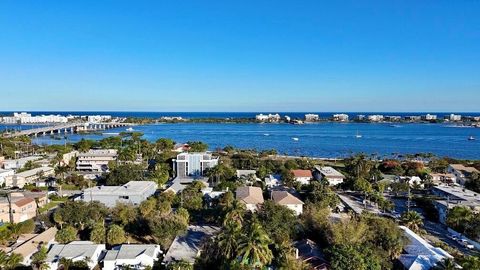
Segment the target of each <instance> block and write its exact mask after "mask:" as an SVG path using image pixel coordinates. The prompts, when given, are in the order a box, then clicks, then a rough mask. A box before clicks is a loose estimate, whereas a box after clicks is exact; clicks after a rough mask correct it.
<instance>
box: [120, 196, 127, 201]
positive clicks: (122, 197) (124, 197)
mask: <svg viewBox="0 0 480 270" xmlns="http://www.w3.org/2000/svg"><path fill="white" fill-rule="evenodd" d="M120 199H124V200H128V199H129V196H120Z"/></svg>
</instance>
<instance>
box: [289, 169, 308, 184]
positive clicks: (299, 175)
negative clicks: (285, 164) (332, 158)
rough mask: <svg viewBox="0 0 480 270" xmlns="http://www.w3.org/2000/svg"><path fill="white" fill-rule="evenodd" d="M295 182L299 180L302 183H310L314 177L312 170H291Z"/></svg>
mask: <svg viewBox="0 0 480 270" xmlns="http://www.w3.org/2000/svg"><path fill="white" fill-rule="evenodd" d="M291 172H292V174H293V177H294V178H295V182H299V183H301V184H302V185H308V184H310V181H311V180H312V178H313V175H312V172H311V171H310V170H291Z"/></svg>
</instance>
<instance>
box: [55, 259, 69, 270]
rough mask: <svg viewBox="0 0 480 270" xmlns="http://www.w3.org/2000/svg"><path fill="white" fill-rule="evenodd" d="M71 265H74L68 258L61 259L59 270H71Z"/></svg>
mask: <svg viewBox="0 0 480 270" xmlns="http://www.w3.org/2000/svg"><path fill="white" fill-rule="evenodd" d="M71 265H72V260H70V259H66V258H60V261H59V262H58V269H60V270H68V268H70V266H71Z"/></svg>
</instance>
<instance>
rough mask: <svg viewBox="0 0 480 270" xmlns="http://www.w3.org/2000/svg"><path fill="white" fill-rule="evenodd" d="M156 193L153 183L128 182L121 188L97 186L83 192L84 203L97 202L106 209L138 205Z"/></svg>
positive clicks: (155, 186) (155, 184)
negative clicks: (118, 204)
mask: <svg viewBox="0 0 480 270" xmlns="http://www.w3.org/2000/svg"><path fill="white" fill-rule="evenodd" d="M156 191H157V183H155V182H153V181H130V182H128V183H126V184H125V185H123V186H97V187H92V188H87V189H85V190H84V191H83V195H82V199H83V200H84V201H87V202H90V201H99V202H101V203H103V204H105V205H106V206H107V207H114V206H115V205H116V204H117V203H131V204H134V205H137V204H140V203H141V202H143V201H144V200H146V199H147V198H148V197H150V196H152V195H153V194H155V192H156Z"/></svg>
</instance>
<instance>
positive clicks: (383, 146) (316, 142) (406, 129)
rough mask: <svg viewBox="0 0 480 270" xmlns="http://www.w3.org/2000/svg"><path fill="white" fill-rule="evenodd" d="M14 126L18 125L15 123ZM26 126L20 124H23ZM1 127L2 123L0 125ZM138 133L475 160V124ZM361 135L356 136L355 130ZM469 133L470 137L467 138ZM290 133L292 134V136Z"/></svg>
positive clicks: (181, 126) (215, 142)
mask: <svg viewBox="0 0 480 270" xmlns="http://www.w3.org/2000/svg"><path fill="white" fill-rule="evenodd" d="M16 127H18V126H16ZM27 127H29V126H22V127H21V128H27ZM0 128H2V129H4V128H5V126H3V127H0ZM134 129H135V130H136V131H140V132H143V133H144V138H146V139H148V140H150V141H155V140H157V139H158V138H162V137H164V138H171V139H173V140H175V141H176V142H187V141H195V140H197V141H203V142H206V143H208V144H209V145H210V148H211V149H216V148H223V147H225V146H227V145H232V146H235V147H239V148H250V149H258V150H263V149H276V150H277V151H278V152H279V153H280V154H289V155H301V156H313V157H345V156H349V155H351V154H352V153H359V152H363V153H367V154H375V155H378V156H379V157H389V156H392V155H397V154H415V153H433V154H435V155H437V156H449V157H454V158H461V159H480V128H470V127H455V126H453V125H449V124H400V127H392V126H391V125H390V124H388V123H379V124H373V123H315V124H305V125H290V124H255V123H249V124H203V123H178V124H151V125H142V126H135V127H134ZM120 131H125V128H117V129H110V130H107V131H104V134H103V135H99V134H88V135H78V134H72V135H68V136H67V141H68V142H76V141H79V140H80V139H81V138H86V139H95V140H96V139H101V138H104V137H106V136H111V135H109V134H108V133H115V132H120ZM357 133H358V134H361V135H362V137H361V138H356V136H355V135H356V134H357ZM470 136H474V137H475V138H477V140H475V141H469V140H468V137H470ZM292 138H298V141H296V140H293V139H292ZM34 142H36V143H39V144H52V143H53V144H63V143H64V141H63V140H54V139H52V138H50V137H49V136H45V137H38V138H36V139H34Z"/></svg>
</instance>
